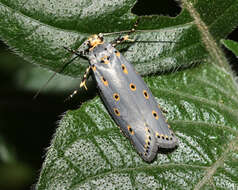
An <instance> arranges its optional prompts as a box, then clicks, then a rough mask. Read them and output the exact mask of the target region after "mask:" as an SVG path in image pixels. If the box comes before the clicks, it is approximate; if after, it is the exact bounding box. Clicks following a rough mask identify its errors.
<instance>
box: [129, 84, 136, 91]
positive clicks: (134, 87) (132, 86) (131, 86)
mask: <svg viewBox="0 0 238 190" xmlns="http://www.w3.org/2000/svg"><path fill="white" fill-rule="evenodd" d="M130 89H131V90H132V91H135V90H136V85H134V84H133V83H131V84H130Z"/></svg>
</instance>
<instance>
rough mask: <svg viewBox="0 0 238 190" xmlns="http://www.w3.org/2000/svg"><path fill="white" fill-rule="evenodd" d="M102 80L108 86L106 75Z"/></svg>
mask: <svg viewBox="0 0 238 190" xmlns="http://www.w3.org/2000/svg"><path fill="white" fill-rule="evenodd" d="M101 80H102V82H103V84H104V85H105V86H108V82H107V80H106V79H105V78H104V77H101Z"/></svg>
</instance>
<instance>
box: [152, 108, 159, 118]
mask: <svg viewBox="0 0 238 190" xmlns="http://www.w3.org/2000/svg"><path fill="white" fill-rule="evenodd" d="M152 115H153V116H154V118H155V119H157V120H158V119H159V116H158V114H157V112H156V111H155V110H153V111H152Z"/></svg>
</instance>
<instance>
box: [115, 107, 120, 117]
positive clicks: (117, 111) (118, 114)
mask: <svg viewBox="0 0 238 190" xmlns="http://www.w3.org/2000/svg"><path fill="white" fill-rule="evenodd" d="M114 112H115V114H116V115H117V116H120V115H121V114H120V112H119V110H118V109H117V108H114Z"/></svg>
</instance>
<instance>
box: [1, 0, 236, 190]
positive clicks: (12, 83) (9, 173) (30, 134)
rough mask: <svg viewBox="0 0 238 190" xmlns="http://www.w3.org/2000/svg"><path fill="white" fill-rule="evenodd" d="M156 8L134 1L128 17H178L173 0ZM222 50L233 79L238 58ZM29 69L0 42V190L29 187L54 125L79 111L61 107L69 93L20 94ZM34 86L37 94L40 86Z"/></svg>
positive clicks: (73, 105)
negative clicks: (68, 113) (229, 64)
mask: <svg viewBox="0 0 238 190" xmlns="http://www.w3.org/2000/svg"><path fill="white" fill-rule="evenodd" d="M157 3H158V0H146V1H144V0H139V1H138V2H137V4H136V5H135V6H134V8H133V9H132V12H133V13H134V14H137V15H154V14H157V15H166V16H171V17H175V16H176V15H178V14H179V13H180V11H181V8H180V7H179V5H178V4H177V2H175V1H172V0H163V1H162V0H160V1H159V6H158V5H157ZM237 38H238V30H237V29H236V30H234V31H233V32H232V33H231V34H230V35H229V36H228V39H232V40H235V41H238V39H237ZM223 49H224V51H225V53H226V56H227V58H228V60H229V62H230V63H231V66H232V68H233V70H234V72H235V73H237V72H238V64H237V58H236V57H235V56H234V55H233V54H232V53H231V52H230V51H228V50H226V49H225V48H223ZM32 67H33V66H32V64H30V63H27V62H25V61H24V60H23V59H21V58H20V57H18V56H16V55H15V54H14V53H12V51H10V50H9V49H8V47H7V46H6V45H5V44H4V43H3V42H2V41H0V92H1V93H0V175H1V177H0V189H5V190H8V189H30V188H32V187H33V184H34V183H36V182H37V179H38V176H39V172H40V168H41V165H42V163H43V161H44V155H45V153H46V148H47V147H48V146H49V145H50V141H51V139H52V136H53V134H54V131H55V129H56V127H57V121H58V120H59V119H60V117H61V115H62V114H63V113H64V112H65V111H66V110H68V109H75V108H77V107H78V106H79V103H77V99H76V100H72V101H70V102H64V100H65V98H66V97H67V96H68V95H69V91H70V88H69V89H68V90H67V91H63V90H59V91H57V92H55V91H50V90H49V91H46V92H45V91H43V92H42V93H41V94H40V95H39V96H38V97H37V99H33V96H34V95H35V93H36V91H34V90H27V88H22V87H21V85H20V84H21V82H19V81H24V80H27V78H26V79H24V77H23V79H22V77H21V73H23V74H24V72H23V70H25V71H26V72H27V71H30V70H31V69H32ZM41 72H42V71H41ZM46 76H47V77H48V75H46ZM47 77H46V78H45V79H44V80H45V81H46V80H47V79H48V78H47ZM45 81H43V82H45ZM38 86H39V88H40V86H41V85H38ZM72 89H73V87H72ZM86 95H87V96H89V97H93V96H94V94H86ZM79 101H80V102H82V101H83V100H79Z"/></svg>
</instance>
